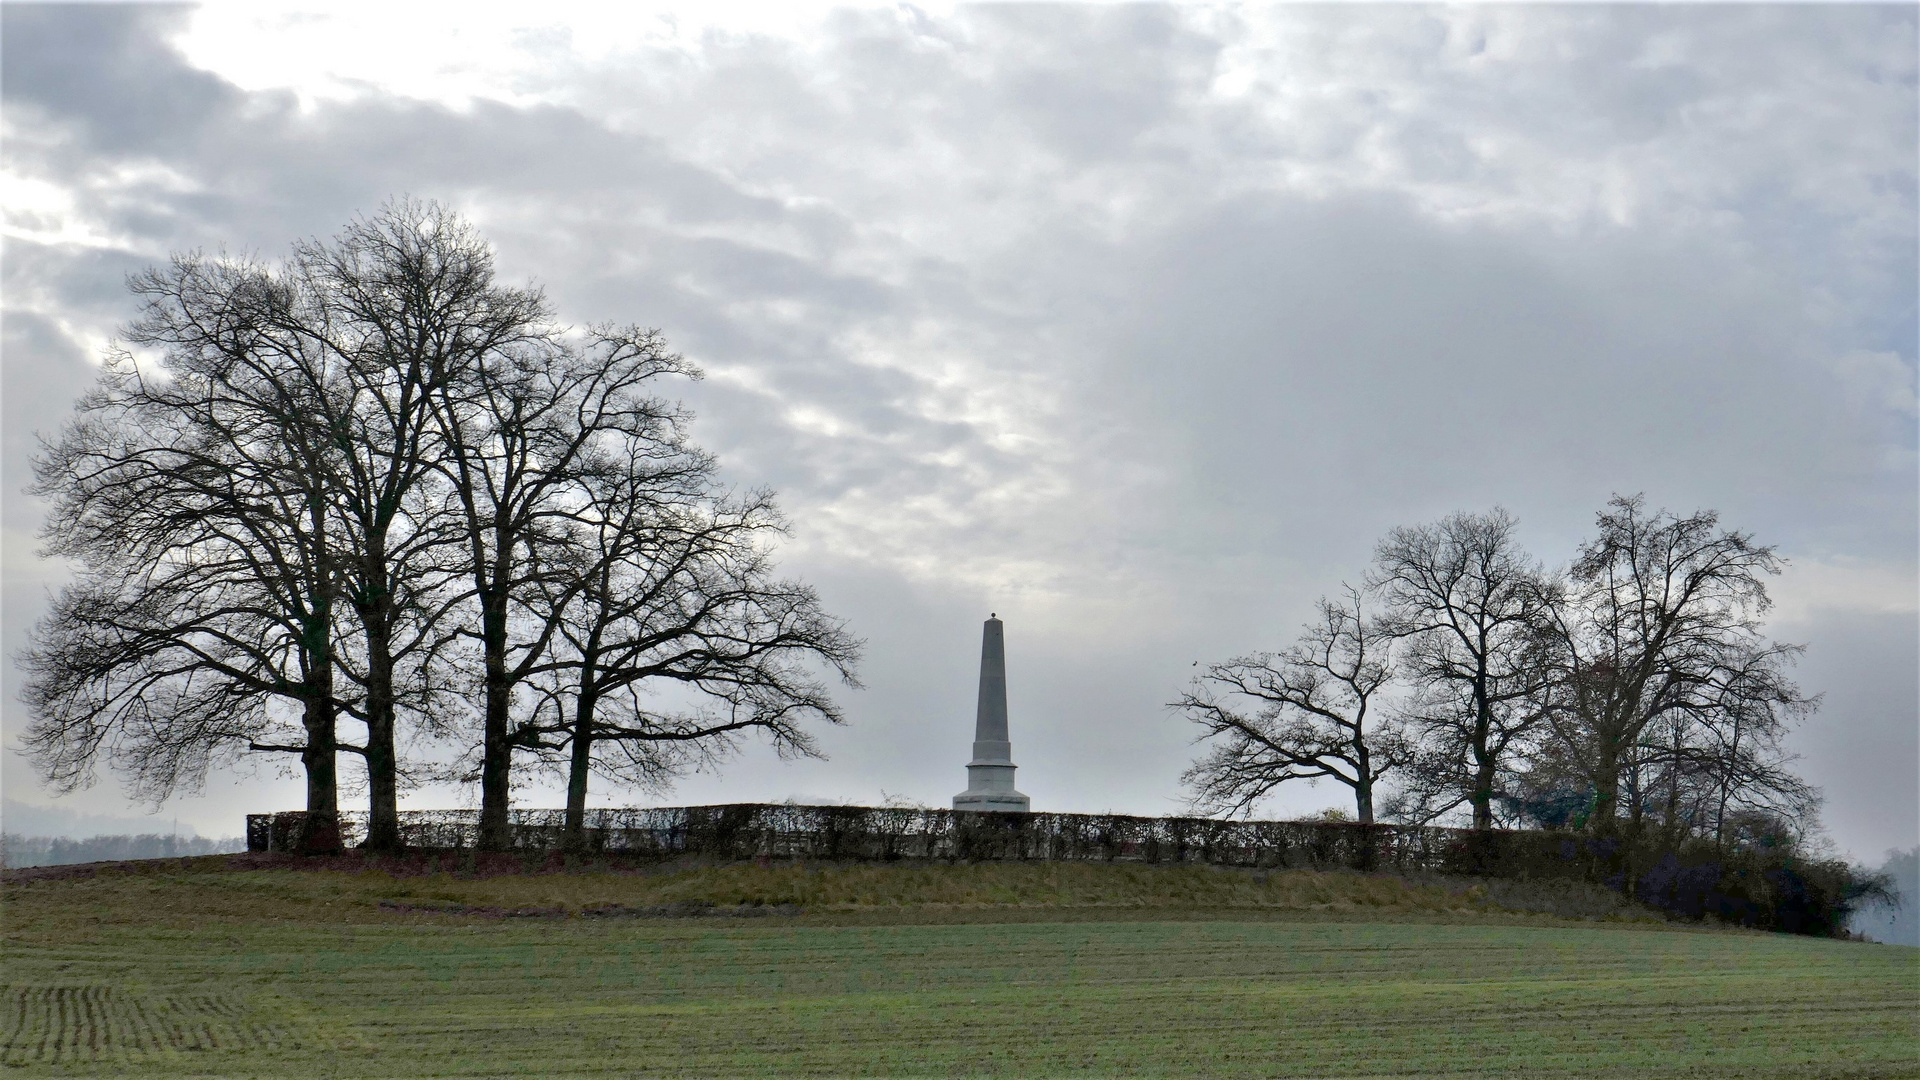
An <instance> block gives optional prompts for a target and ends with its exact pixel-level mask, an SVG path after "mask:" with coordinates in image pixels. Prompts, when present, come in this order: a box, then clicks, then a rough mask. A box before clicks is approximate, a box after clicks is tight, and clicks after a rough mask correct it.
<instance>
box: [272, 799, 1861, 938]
mask: <svg viewBox="0 0 1920 1080" xmlns="http://www.w3.org/2000/svg"><path fill="white" fill-rule="evenodd" d="M479 818H480V815H479V811H477V810H409V811H402V812H401V814H400V831H401V837H402V839H403V841H404V842H405V843H406V845H407V846H408V847H412V848H420V849H432V850H442V851H459V850H470V849H472V848H473V847H474V846H475V844H476V843H477V841H478V838H479ZM564 819H565V814H564V812H563V811H559V810H517V811H514V812H513V815H512V819H511V820H512V826H513V846H514V848H515V849H517V850H521V851H526V852H547V851H558V850H561V849H562V848H563V847H564V846H565V829H564ZM326 825H327V823H323V822H309V821H308V820H307V815H306V814H304V813H300V812H290V813H280V814H251V815H248V817H247V847H248V849H249V850H252V851H298V850H302V849H303V848H306V849H311V848H312V847H313V846H315V845H314V844H313V843H311V842H309V841H308V840H307V839H306V836H307V834H308V833H309V832H310V831H312V832H313V833H315V834H316V835H321V834H325V833H327V832H329V831H330V830H328V829H327V828H326ZM337 829H338V837H339V841H338V842H339V843H340V844H342V845H344V846H351V845H352V844H354V843H356V842H358V841H359V840H360V839H362V838H363V837H364V836H365V831H366V823H365V818H364V816H363V815H355V814H344V815H342V816H341V819H340V821H339V822H338V825H337ZM327 839H328V840H331V839H332V838H331V836H329V837H327ZM585 847H586V851H587V852H588V853H591V854H615V855H628V856H633V857H639V858H648V859H664V858H676V857H683V856H694V857H699V858H705V859H712V860H715V861H722V862H732V861H743V860H748V859H769V858H770V859H783V860H784V859H815V860H824V861H890V860H900V859H912V860H931V861H945V862H974V861H1005V860H1017V861H1094V862H1101V861H1104V862H1143V863H1204V864H1212V865H1217V866H1244V867H1263V868H1275V869H1279V868H1303V869H1351V870H1359V871H1368V872H1371V871H1400V872H1429V873H1441V874H1464V875H1471V876H1476V877H1492V878H1511V879H1536V880H1538V879H1561V880H1569V879H1570V880H1582V881H1590V882H1595V883H1599V884H1602V885H1605V886H1607V887H1609V888H1612V889H1614V890H1615V891H1618V892H1622V893H1624V894H1626V895H1628V896H1630V897H1631V898H1632V899H1634V900H1637V901H1639V902H1641V903H1644V904H1647V905H1649V906H1652V907H1655V908H1659V909H1662V910H1664V911H1666V912H1668V913H1670V914H1673V915H1677V916H1681V917H1686V918H1695V919H1698V918H1704V917H1706V916H1713V917H1715V918H1718V919H1722V920H1725V921H1728V922H1733V923H1738V924H1740V925H1743V926H1752V927H1758V928H1762V929H1768V930H1781V931H1786V932H1790V933H1800V934H1832V933H1834V932H1836V931H1837V930H1838V929H1839V928H1840V927H1841V926H1842V925H1844V923H1845V921H1846V915H1847V913H1848V911H1849V910H1850V909H1851V907H1852V905H1853V902H1854V901H1855V900H1856V898H1857V897H1858V896H1859V895H1860V894H1861V893H1862V892H1863V891H1864V889H1863V883H1862V882H1860V881H1858V880H1856V879H1855V877H1854V876H1853V874H1852V872H1851V871H1850V870H1849V869H1848V867H1847V866H1846V865H1845V864H1844V863H1838V862H1819V861H1813V860H1807V859H1803V858H1800V857H1799V856H1798V855H1797V854H1796V853H1795V852H1793V851H1791V850H1788V849H1780V848H1761V849H1747V850H1733V849H1725V848H1721V847H1718V846H1716V845H1713V844H1710V843H1705V842H1701V841H1686V842H1682V843H1679V844H1671V843H1662V842H1661V841H1660V839H1659V838H1657V837H1655V836H1653V835H1642V836H1628V837H1600V836H1594V835H1589V834H1585V833H1570V832H1560V831H1508V830H1494V831H1491V832H1476V831H1474V830H1471V829H1445V828H1435V827H1430V826H1412V825H1385V824H1378V825H1359V824H1354V823H1348V822H1322V821H1227V820H1221V819H1217V818H1182V817H1157V818H1155V817H1130V816H1126V815H1121V814H1050V813H1039V814H1010V813H980V812H974V811H955V810H935V809H907V808H890V807H864V806H794V805H762V804H735V805H728V806H677V807H658V808H641V809H609V810H594V811H589V812H588V814H587V829H586V845H585Z"/></svg>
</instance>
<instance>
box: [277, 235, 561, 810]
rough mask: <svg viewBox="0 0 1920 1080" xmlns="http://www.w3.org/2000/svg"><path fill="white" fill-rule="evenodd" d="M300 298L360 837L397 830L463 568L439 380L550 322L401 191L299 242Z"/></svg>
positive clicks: (461, 376) (292, 325) (535, 336)
mask: <svg viewBox="0 0 1920 1080" xmlns="http://www.w3.org/2000/svg"><path fill="white" fill-rule="evenodd" d="M293 273H294V275H295V276H296V278H297V279H298V281H299V283H300V295H301V297H302V298H303V301H304V303H303V304H302V305H301V306H300V307H299V308H298V309H297V310H296V311H295V312H294V313H293V316H292V318H291V319H290V320H289V325H288V330H289V332H295V333H299V334H301V335H303V336H304V337H306V338H308V339H310V340H311V341H312V342H313V347H314V348H315V349H317V350H319V351H320V352H321V353H323V354H324V355H325V356H326V357H327V358H328V361H329V363H330V364H331V365H332V367H333V372H334V379H335V381H336V383H337V384H339V385H340V386H341V388H342V389H341V391H340V392H338V393H336V394H331V395H329V396H328V397H327V399H326V402H327V405H328V408H327V409H326V411H325V412H324V413H321V414H319V415H317V416H316V417H314V422H315V423H317V424H320V425H322V426H323V427H324V428H325V429H326V430H327V431H328V432H330V433H331V435H332V437H333V438H334V440H335V442H336V444H337V445H338V447H339V448H340V451H341V452H340V454H339V456H338V459H337V467H336V469H335V472H334V475H333V476H332V477H331V482H330V484H329V489H328V494H329V498H330V501H331V503H332V505H333V509H334V514H335V516H336V518H337V520H338V521H339V527H340V530H341V532H342V534H343V541H344V544H345V547H346V548H347V550H349V551H350V552H351V553H352V557H351V558H350V559H348V560H347V561H346V563H345V564H344V566H343V573H342V578H343V587H342V596H343V598H344V600H345V601H346V603H347V605H348V606H349V607H350V609H351V612H352V616H353V621H354V624H355V629H356V633H355V638H356V640H355V643H354V644H355V648H354V649H353V650H352V652H351V653H347V652H345V651H344V650H343V651H342V653H341V658H342V661H343V662H342V665H341V671H342V673H343V674H345V675H346V676H347V677H349V678H350V679H352V680H353V681H354V683H355V684H356V685H357V686H358V688H359V697H360V699H361V701H362V706H361V708H362V711H363V713H364V718H365V722H366V726H367V743H366V761H367V776H368V789H369V790H368V804H369V805H368V809H369V814H368V828H367V842H368V844H369V845H370V846H372V847H376V848H382V847H392V846H395V845H397V844H399V843H400V834H399V815H398V810H399V787H400V782H401V777H400V760H399V751H398V742H397V740H398V733H399V724H400V719H401V713H402V712H403V710H407V709H409V708H411V709H412V711H413V712H414V713H415V715H418V716H420V717H421V718H422V720H423V721H424V722H426V723H427V724H429V725H431V724H432V723H434V721H435V716H434V713H433V705H434V702H435V700H436V694H437V693H440V692H443V691H444V689H445V688H444V687H442V686H441V685H439V684H438V683H437V682H436V681H435V676H434V672H435V670H436V665H435V663H434V661H435V659H436V651H437V650H438V649H439V648H441V647H442V646H444V645H445V644H446V642H447V635H446V634H445V632H444V629H445V628H444V627H443V626H442V625H441V623H440V619H439V613H440V609H441V608H442V607H443V606H444V604H445V602H446V598H445V595H444V592H445V589H446V587H447V584H448V582H449V580H450V578H452V577H453V575H456V574H458V573H459V570H460V567H459V565H458V562H457V558H456V557H455V556H454V555H453V552H454V551H455V550H457V547H456V546H457V545H458V544H459V543H460V541H461V540H462V533H461V531H460V530H459V528H458V527H457V525H456V524H455V523H454V522H453V520H452V519H451V518H450V516H449V515H448V513H447V510H448V499H449V495H448V492H447V491H446V489H445V487H444V486H443V485H442V484H441V483H440V481H441V479H442V474H441V473H440V472H439V471H438V470H439V465H440V463H441V462H442V461H443V460H444V459H445V458H446V457H448V456H449V455H452V454H457V453H458V452H459V448H458V447H455V446H452V445H450V444H449V442H448V441H447V439H446V437H445V436H446V433H445V431H444V429H443V428H442V426H441V425H440V424H439V423H437V422H436V421H437V419H438V417H437V415H436V405H437V403H438V401H439V398H440V395H441V393H442V392H443V391H444V389H445V388H446V387H447V386H449V385H451V384H456V383H461V382H464V381H466V380H470V379H472V378H474V377H475V372H476V371H478V370H480V369H482V368H484V367H485V366H486V365H488V364H490V363H494V362H497V361H498V360H499V359H500V358H501V357H503V356H505V355H506V354H510V353H512V352H513V351H514V350H516V349H518V348H521V347H523V346H526V345H528V344H529V343H535V344H537V343H538V342H539V341H540V340H541V338H542V336H543V335H544V334H545V333H546V331H547V309H546V304H545V300H544V299H543V298H542V297H541V295H540V294H539V293H538V292H537V291H535V290H533V289H520V288H511V287H507V286H503V285H500V284H499V283H498V282H497V281H496V277H495V272H494V263H493V253H492V249H491V248H490V247H489V246H488V245H487V244H486V242H485V241H484V240H483V239H481V238H480V236H479V235H478V234H477V233H475V232H474V230H473V228H472V227H471V226H470V225H468V224H467V223H466V222H465V221H464V220H463V219H461V218H460V217H459V215H457V214H455V213H453V212H452V211H451V210H448V209H446V208H445V207H442V206H439V205H437V204H431V203H418V202H413V201H410V200H401V201H398V202H395V203H393V204H390V205H389V206H387V207H386V208H385V209H384V210H382V212H380V213H378V214H376V215H374V216H372V217H369V218H363V219H359V220H356V221H354V222H352V223H351V224H349V225H348V226H347V227H346V229H344V230H343V231H342V232H341V233H340V234H339V235H338V236H337V237H334V238H333V239H331V240H328V241H310V242H307V243H304V244H301V245H298V246H297V247H296V249H295V253H294V260H293Z"/></svg>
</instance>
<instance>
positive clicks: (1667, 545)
mask: <svg viewBox="0 0 1920 1080" xmlns="http://www.w3.org/2000/svg"><path fill="white" fill-rule="evenodd" d="M1599 530H1600V531H1599V535H1598V536H1597V537H1595V538H1594V539H1593V540H1591V541H1589V542H1588V543H1587V544H1586V545H1584V546H1583V547H1582V548H1581V551H1580V555H1579V558H1578V559H1577V560H1576V561H1575V563H1574V566H1573V570H1572V582H1573V588H1572V592H1571V594H1570V595H1569V596H1568V597H1567V602H1566V603H1564V604H1560V605H1556V606H1555V615H1556V630H1557V635H1556V636H1557V638H1558V643H1559V648H1558V649H1557V650H1556V652H1557V665H1558V667H1559V671H1558V673H1557V676H1556V682H1557V686H1558V688H1559V689H1558V692H1557V693H1556V695H1555V698H1556V702H1555V706H1554V708H1553V709H1552V720H1553V731H1554V735H1555V737H1556V738H1557V739H1558V740H1559V741H1560V742H1561V743H1562V744H1564V745H1565V746H1567V747H1569V748H1570V750H1571V754H1570V756H1571V757H1572V758H1573V759H1574V760H1576V761H1578V762H1579V763H1580V765H1581V767H1582V768H1583V770H1584V772H1585V774H1586V779H1587V781H1588V783H1590V784H1591V786H1592V789H1593V791H1594V809H1593V814H1592V817H1591V823H1592V827H1594V828H1596V829H1599V830H1603V831H1605V830H1611V829H1614V828H1616V827H1617V825H1618V823H1619V820H1620V818H1621V808H1622V803H1623V802H1624V803H1625V804H1626V809H1627V811H1628V813H1627V819H1628V820H1629V821H1630V822H1637V821H1638V820H1639V818H1640V817H1641V816H1642V815H1643V814H1644V812H1645V809H1646V805H1647V800H1648V799H1649V798H1650V797H1657V795H1658V789H1657V787H1656V785H1663V786H1664V788H1665V794H1666V797H1667V804H1668V806H1670V807H1671V808H1673V810H1672V812H1673V813H1677V811H1678V807H1679V805H1680V801H1681V800H1680V794H1679V793H1680V789H1681V787H1682V786H1683V776H1684V774H1685V773H1686V772H1687V771H1688V770H1692V771H1693V772H1695V773H1697V774H1699V775H1701V776H1703V777H1712V778H1713V783H1715V784H1717V785H1718V786H1719V788H1720V795H1719V796H1718V797H1717V798H1716V806H1715V811H1714V813H1715V817H1716V819H1717V821H1716V824H1715V825H1714V826H1713V831H1715V832H1716V833H1723V832H1724V827H1723V825H1722V824H1720V823H1719V822H1723V821H1724V819H1725V817H1726V807H1728V806H1732V805H1735V804H1736V802H1737V800H1738V798H1740V797H1747V796H1739V795H1737V794H1736V793H1737V792H1742V791H1748V792H1751V797H1754V798H1759V799H1763V800H1766V799H1782V800H1785V802H1787V803H1790V804H1791V803H1795V802H1797V801H1803V800H1804V796H1805V795H1806V794H1807V791H1806V789H1804V786H1803V785H1798V784H1797V783H1790V782H1788V779H1787V777H1788V775H1789V774H1786V773H1785V772H1784V769H1782V768H1780V766H1781V765H1783V764H1784V763H1783V762H1782V761H1780V759H1779V755H1778V753H1777V746H1778V743H1777V739H1778V737H1779V734H1780V733H1781V732H1782V731H1784V729H1785V727H1786V726H1787V725H1788V724H1789V723H1791V722H1792V721H1793V720H1795V719H1797V718H1799V717H1801V716H1804V715H1805V714H1806V713H1808V712H1809V711H1811V710H1812V709H1813V708H1815V707H1817V699H1810V698H1807V697H1806V696H1805V695H1803V694H1801V693H1800V690H1799V688H1798V687H1797V686H1795V685H1794V684H1793V682H1792V681H1791V680H1790V679H1789V678H1788V677H1787V675H1786V667H1787V665H1788V664H1790V663H1791V662H1792V660H1793V658H1794V657H1795V656H1797V655H1798V653H1799V652H1800V648H1799V647H1798V646H1792V645H1782V644H1777V643H1771V642H1768V641H1766V639H1765V638H1764V636H1763V635H1762V633H1761V630H1760V627H1761V616H1762V615H1764V613H1765V612H1766V611H1767V609H1768V607H1769V606H1770V601H1769V599H1768V597H1767V592H1766V585H1765V578H1766V577H1768V576H1771V575H1774V574H1777V573H1779V572H1780V568H1781V565H1782V561H1781V559H1780V557H1779V556H1778V555H1777V554H1776V553H1775V552H1774V550H1773V549H1772V548H1771V547H1767V546H1763V545H1760V544H1757V543H1755V542H1754V540H1753V538H1752V537H1751V536H1749V535H1748V534H1746V533H1742V532H1737V531H1729V530H1723V529H1721V528H1720V527H1719V519H1718V517H1717V515H1715V514H1714V513H1712V512H1711V511H1702V512H1699V513H1695V514H1692V515H1690V516H1687V517H1680V516H1678V515H1674V514H1671V513H1668V512H1666V511H1660V512H1657V513H1652V514H1649V513H1648V512H1647V511H1646V506H1645V502H1644V500H1643V499H1642V498H1641V497H1640V496H1637V495H1635V496H1615V497H1614V499H1613V500H1612V501H1611V502H1610V503H1609V504H1608V509H1607V510H1606V511H1603V512H1602V513H1601V514H1600V516H1599Z"/></svg>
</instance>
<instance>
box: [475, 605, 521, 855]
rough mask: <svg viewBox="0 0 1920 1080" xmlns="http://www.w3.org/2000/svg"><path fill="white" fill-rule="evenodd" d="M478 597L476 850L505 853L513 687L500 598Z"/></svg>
mask: <svg viewBox="0 0 1920 1080" xmlns="http://www.w3.org/2000/svg"><path fill="white" fill-rule="evenodd" d="M482 596H483V597H484V603H485V605H486V606H485V608H484V609H483V611H482V613H481V616H480V619H481V635H482V636H483V638H484V639H485V640H484V645H483V647H484V649H485V654H486V676H485V677H486V716H485V724H486V729H485V732H484V734H483V736H482V739H483V741H482V744H481V758H480V850H482V851H505V850H507V849H508V848H510V847H512V846H513V834H512V830H511V827H510V826H509V824H508V820H507V811H508V809H509V808H510V802H511V798H512V792H511V789H510V785H511V783H512V779H513V745H512V743H511V742H509V741H508V735H509V726H508V725H509V722H510V721H511V719H512V716H511V711H510V706H511V705H512V703H513V687H512V685H511V684H510V683H509V681H508V678H507V616H506V611H505V607H506V604H505V600H504V598H502V597H493V596H487V595H486V594H484V593H483V594H482Z"/></svg>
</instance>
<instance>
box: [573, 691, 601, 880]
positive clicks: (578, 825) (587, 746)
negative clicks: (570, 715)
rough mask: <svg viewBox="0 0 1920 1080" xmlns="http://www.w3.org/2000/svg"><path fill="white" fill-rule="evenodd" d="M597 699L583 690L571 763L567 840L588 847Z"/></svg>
mask: <svg viewBox="0 0 1920 1080" xmlns="http://www.w3.org/2000/svg"><path fill="white" fill-rule="evenodd" d="M593 712H594V699H593V695H592V694H590V693H586V692H584V691H583V692H582V693H581V695H580V701H579V704H578V705H577V707H576V708H575V710H574V722H573V746H572V750H573V756H572V760H571V761H569V762H568V765H567V844H568V846H569V847H573V848H584V847H586V842H587V777H588V774H589V769H590V768H591V766H592V764H593Z"/></svg>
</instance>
